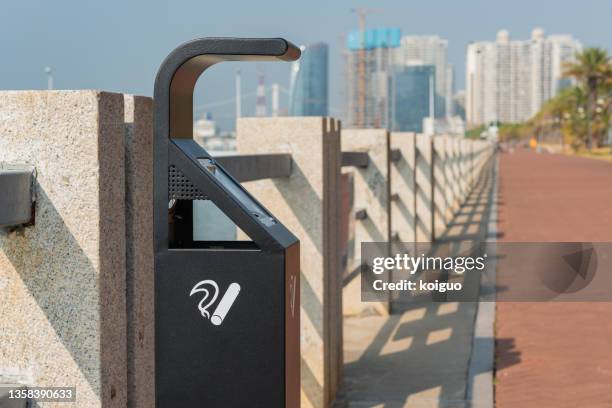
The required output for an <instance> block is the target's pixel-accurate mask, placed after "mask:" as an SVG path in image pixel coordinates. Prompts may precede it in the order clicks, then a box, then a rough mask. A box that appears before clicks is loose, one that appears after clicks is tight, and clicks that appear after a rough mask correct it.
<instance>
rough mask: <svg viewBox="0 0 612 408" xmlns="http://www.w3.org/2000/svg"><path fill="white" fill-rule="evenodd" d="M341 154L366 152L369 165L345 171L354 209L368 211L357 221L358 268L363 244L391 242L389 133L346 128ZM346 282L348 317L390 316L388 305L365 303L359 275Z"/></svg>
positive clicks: (355, 242)
mask: <svg viewBox="0 0 612 408" xmlns="http://www.w3.org/2000/svg"><path fill="white" fill-rule="evenodd" d="M341 140H342V142H341V146H342V151H345V152H367V153H368V156H369V159H370V162H369V165H368V167H366V168H344V169H343V172H350V173H353V177H354V179H353V185H354V192H353V193H354V195H353V197H354V202H353V207H354V208H355V210H360V209H365V210H366V211H367V217H366V218H365V219H363V220H355V223H354V241H353V244H354V249H353V254H354V256H355V260H356V261H357V264H355V263H353V266H354V268H357V267H358V266H359V265H358V262H359V260H360V259H361V243H362V242H390V241H391V220H390V216H389V215H390V213H391V211H390V209H391V202H390V188H391V186H390V182H389V179H390V171H391V162H390V160H389V159H390V157H389V156H390V134H389V132H388V131H387V130H386V129H347V130H343V131H342V135H341ZM351 277H352V279H350V280H349V281H345V282H344V288H343V290H342V296H343V298H342V311H343V313H344V314H345V315H359V314H363V313H372V312H373V313H377V314H387V313H388V312H389V302H388V301H386V302H362V301H361V280H360V275H359V274H358V273H357V274H351Z"/></svg>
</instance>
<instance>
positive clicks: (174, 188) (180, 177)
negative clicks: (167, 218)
mask: <svg viewBox="0 0 612 408" xmlns="http://www.w3.org/2000/svg"><path fill="white" fill-rule="evenodd" d="M168 198H169V199H170V200H173V199H174V200H207V199H208V197H206V195H205V194H203V193H202V192H201V191H200V190H199V189H198V188H197V187H196V186H195V185H194V184H193V183H192V182H191V181H189V179H188V178H187V177H186V176H185V175H184V174H183V172H182V171H180V170H179V169H178V168H177V167H176V166H170V167H169V169H168Z"/></svg>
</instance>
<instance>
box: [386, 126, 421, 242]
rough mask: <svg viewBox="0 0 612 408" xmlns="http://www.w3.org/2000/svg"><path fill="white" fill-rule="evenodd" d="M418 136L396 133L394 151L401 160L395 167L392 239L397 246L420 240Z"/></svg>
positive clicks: (394, 134) (392, 144)
mask: <svg viewBox="0 0 612 408" xmlns="http://www.w3.org/2000/svg"><path fill="white" fill-rule="evenodd" d="M414 143H415V134H414V133H409V132H392V133H391V149H393V150H399V152H400V155H401V156H400V159H399V160H398V161H396V162H394V163H391V196H392V198H393V199H392V200H391V236H392V238H393V240H395V241H397V242H415V236H416V217H415V214H416V207H415V206H416V189H415V184H416V177H415V176H416V173H415V167H414V166H415V161H416V157H415V154H416V151H415V147H414Z"/></svg>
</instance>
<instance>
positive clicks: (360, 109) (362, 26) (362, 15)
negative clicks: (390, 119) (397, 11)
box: [351, 7, 380, 128]
mask: <svg viewBox="0 0 612 408" xmlns="http://www.w3.org/2000/svg"><path fill="white" fill-rule="evenodd" d="M379 11H380V10H379V9H368V8H362V7H358V8H352V9H351V12H353V13H355V14H357V16H358V17H359V35H360V36H361V44H360V47H359V62H358V63H359V70H358V72H359V78H358V79H359V83H358V86H357V93H358V95H357V96H358V99H357V100H358V105H357V127H360V128H363V127H365V105H366V72H365V71H366V54H365V30H366V15H367V14H372V13H378V12H379Z"/></svg>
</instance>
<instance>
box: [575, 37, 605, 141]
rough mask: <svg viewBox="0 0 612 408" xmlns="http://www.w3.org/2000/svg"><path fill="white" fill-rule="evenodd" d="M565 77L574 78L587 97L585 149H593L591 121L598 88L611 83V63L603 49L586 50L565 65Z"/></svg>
mask: <svg viewBox="0 0 612 408" xmlns="http://www.w3.org/2000/svg"><path fill="white" fill-rule="evenodd" d="M565 76H570V77H574V78H576V80H578V82H579V83H580V84H581V86H582V88H583V90H584V92H585V93H586V95H587V107H586V115H587V147H588V149H589V150H591V148H592V147H593V129H592V124H591V122H592V119H593V113H594V111H595V108H596V103H597V98H598V94H599V91H600V88H601V87H603V86H609V84H610V83H612V62H611V59H610V56H609V55H608V52H607V51H606V50H604V49H603V48H587V49H585V50H584V51H583V52H581V53H579V54H577V55H576V60H575V61H574V62H571V63H569V64H567V65H566V67H565Z"/></svg>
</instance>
